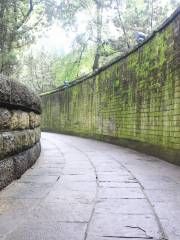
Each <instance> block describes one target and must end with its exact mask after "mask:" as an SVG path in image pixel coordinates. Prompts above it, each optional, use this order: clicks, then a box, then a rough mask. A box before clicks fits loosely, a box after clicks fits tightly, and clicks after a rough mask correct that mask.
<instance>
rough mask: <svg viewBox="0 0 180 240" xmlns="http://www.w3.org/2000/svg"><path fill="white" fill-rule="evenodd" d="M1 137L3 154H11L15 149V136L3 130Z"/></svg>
mask: <svg viewBox="0 0 180 240" xmlns="http://www.w3.org/2000/svg"><path fill="white" fill-rule="evenodd" d="M2 137H3V154H4V155H11V154H12V153H14V152H15V151H16V142H15V136H14V134H13V133H11V132H4V133H2Z"/></svg>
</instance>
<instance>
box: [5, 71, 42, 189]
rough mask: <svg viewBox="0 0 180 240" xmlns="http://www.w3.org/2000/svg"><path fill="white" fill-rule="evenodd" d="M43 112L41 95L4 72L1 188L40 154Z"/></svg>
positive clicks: (19, 174)
mask: <svg viewBox="0 0 180 240" xmlns="http://www.w3.org/2000/svg"><path fill="white" fill-rule="evenodd" d="M40 114H41V104H40V99H39V97H38V96H36V95H35V94H34V93H33V92H31V91H30V90H28V89H27V88H26V87H25V86H24V85H22V84H20V83H17V82H14V81H12V80H10V79H8V78H7V77H5V76H3V75H0V189H2V188H3V187H5V186H7V185H8V184H9V183H10V182H11V181H12V180H14V179H17V178H19V177H20V176H21V175H22V174H23V173H24V172H25V171H26V170H27V169H28V168H29V167H31V166H32V165H33V164H34V162H35V161H36V160H37V158H38V157H39V154H40V149H41V148H40V142H39V140H40V133H41V131H40Z"/></svg>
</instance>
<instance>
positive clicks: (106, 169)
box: [0, 133, 180, 240]
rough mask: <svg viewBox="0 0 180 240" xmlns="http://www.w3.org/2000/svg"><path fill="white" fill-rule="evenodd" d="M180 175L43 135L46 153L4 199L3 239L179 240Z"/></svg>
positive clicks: (131, 154) (104, 148) (88, 143)
mask: <svg viewBox="0 0 180 240" xmlns="http://www.w3.org/2000/svg"><path fill="white" fill-rule="evenodd" d="M179 226H180V168H179V167H177V166H174V165H171V164H169V163H166V162H164V161H161V160H159V159H157V158H154V157H150V156H147V155H145V154H140V153H137V152H135V151H132V150H129V149H126V148H121V147H118V146H115V145H111V144H107V143H102V142H98V141H94V140H89V139H82V138H78V137H72V136H65V135H59V134H50V133H43V135H42V154H41V157H40V158H39V160H38V161H37V163H36V164H35V165H34V166H33V168H31V169H30V170H28V171H27V172H26V173H25V174H24V175H23V176H22V177H21V179H19V180H18V181H15V182H14V183H12V184H11V185H9V186H8V187H7V188H6V189H4V190H3V191H1V193H0V240H2V239H3V240H4V239H6V240H119V239H121V240H128V239H129V240H132V239H134V240H138V239H141V240H145V239H154V240H160V239H169V240H180V227H179Z"/></svg>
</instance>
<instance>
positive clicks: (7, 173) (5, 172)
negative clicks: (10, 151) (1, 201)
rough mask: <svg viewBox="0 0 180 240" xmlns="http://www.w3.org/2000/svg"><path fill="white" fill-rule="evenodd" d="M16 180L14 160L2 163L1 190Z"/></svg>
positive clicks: (0, 162)
mask: <svg viewBox="0 0 180 240" xmlns="http://www.w3.org/2000/svg"><path fill="white" fill-rule="evenodd" d="M13 179H14V165H13V159H12V158H6V159H4V160H1V161H0V190H1V189H2V188H4V187H6V186H7V185H8V184H9V183H10V182H12V181H13Z"/></svg>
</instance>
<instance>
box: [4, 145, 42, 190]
mask: <svg viewBox="0 0 180 240" xmlns="http://www.w3.org/2000/svg"><path fill="white" fill-rule="evenodd" d="M40 152H41V146H40V143H39V142H38V143H37V144H35V145H34V146H33V147H32V148H30V149H28V150H26V151H24V152H21V153H19V154H16V155H14V156H11V157H9V158H5V159H3V160H1V161H0V190H1V189H2V188H4V187H5V186H7V185H8V184H9V183H10V182H12V181H13V179H17V178H20V177H21V175H22V174H23V173H24V172H25V171H26V170H27V169H28V168H30V167H31V166H32V165H33V164H34V163H35V161H36V160H37V158H38V157H39V155H40Z"/></svg>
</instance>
